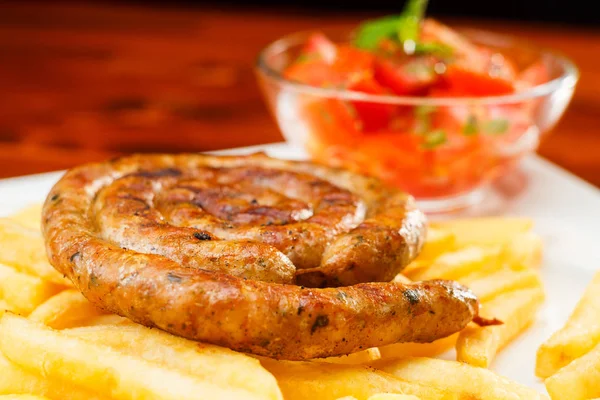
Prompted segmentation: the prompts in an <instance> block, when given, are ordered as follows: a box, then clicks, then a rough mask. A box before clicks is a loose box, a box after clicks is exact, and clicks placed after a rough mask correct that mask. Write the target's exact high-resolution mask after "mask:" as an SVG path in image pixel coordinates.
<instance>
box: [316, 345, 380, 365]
mask: <svg viewBox="0 0 600 400" xmlns="http://www.w3.org/2000/svg"><path fill="white" fill-rule="evenodd" d="M380 358H381V353H380V352H379V349H378V348H377V347H373V348H371V349H366V350H362V351H359V352H356V353H352V354H348V355H346V356H339V357H327V358H318V359H315V360H314V361H315V362H326V363H333V364H347V365H360V364H368V363H370V362H373V361H377V360H379V359H380Z"/></svg>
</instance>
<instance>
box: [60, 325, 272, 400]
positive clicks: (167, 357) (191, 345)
mask: <svg viewBox="0 0 600 400" xmlns="http://www.w3.org/2000/svg"><path fill="white" fill-rule="evenodd" d="M61 332H62V333H63V334H64V335H66V336H68V337H73V338H78V339H82V340H85V341H87V342H90V343H93V344H95V345H100V346H108V347H110V348H112V349H114V350H116V351H118V352H119V353H122V354H124V355H127V356H131V357H135V358H139V359H143V360H145V361H147V362H150V363H152V364H157V365H160V366H163V367H165V368H166V369H168V370H172V371H179V372H181V373H183V374H188V375H190V376H193V377H195V378H198V379H202V380H204V381H206V382H210V383H212V384H215V385H218V386H219V387H223V388H228V387H231V388H234V389H236V390H244V391H247V392H249V393H253V394H255V395H257V396H259V395H260V396H262V398H263V399H274V400H276V399H281V392H280V391H279V388H278V387H277V381H276V380H275V378H274V377H273V375H271V374H270V373H269V372H268V371H266V370H265V369H264V368H263V367H262V366H261V365H260V362H259V361H258V360H256V359H255V358H252V357H249V356H247V355H245V354H243V353H238V352H235V351H233V350H229V349H226V348H223V347H219V346H214V345H211V344H206V343H198V342H194V341H191V340H187V339H183V338H180V337H177V336H173V335H171V334H168V333H166V332H163V331H160V330H158V329H150V328H146V327H144V326H141V325H137V324H131V325H121V326H115V325H112V326H110V325H105V326H91V327H81V328H72V329H66V330H64V331H61ZM207 366H209V368H207Z"/></svg>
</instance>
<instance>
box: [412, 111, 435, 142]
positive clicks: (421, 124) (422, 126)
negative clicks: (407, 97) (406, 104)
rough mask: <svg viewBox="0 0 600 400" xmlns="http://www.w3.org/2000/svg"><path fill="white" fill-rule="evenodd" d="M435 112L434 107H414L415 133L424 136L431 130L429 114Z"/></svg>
mask: <svg viewBox="0 0 600 400" xmlns="http://www.w3.org/2000/svg"><path fill="white" fill-rule="evenodd" d="M436 110H437V107H436V106H416V107H415V119H416V124H415V128H414V130H415V133H416V134H417V135H424V134H425V133H427V132H429V131H430V130H431V114H433V113H434V112H435V111H436Z"/></svg>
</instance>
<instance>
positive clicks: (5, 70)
mask: <svg viewBox="0 0 600 400" xmlns="http://www.w3.org/2000/svg"><path fill="white" fill-rule="evenodd" d="M365 17H366V16H365V15H354V16H347V15H346V16H339V15H321V16H319V17H318V16H308V15H307V14H303V15H301V16H298V15H294V14H292V13H274V12H257V11H254V12H249V11H234V10H220V11H219V10H214V9H210V10H209V9H195V10H169V9H158V8H134V7H121V6H116V5H112V6H92V5H89V6H77V5H47V4H45V3H40V4H38V5H23V4H18V3H12V4H6V3H5V4H4V5H2V6H0V166H1V168H0V177H7V176H15V175H22V174H29V173H35V172H43V171H50V170H55V169H60V168H67V167H70V166H73V165H76V164H79V163H82V162H86V161H92V160H99V159H103V158H106V157H109V156H113V155H116V154H119V153H125V152H132V151H145V152H146V151H202V150H213V149H218V148H226V147H236V146H246V145H251V144H258V143H268V142H275V141H279V140H282V138H281V134H280V133H279V131H278V129H277V127H276V125H275V123H274V122H273V120H272V119H271V117H270V115H269V114H268V112H267V109H266V107H265V105H264V103H263V99H262V97H261V95H260V93H259V90H258V87H257V85H256V83H255V77H254V74H253V68H252V67H253V63H254V59H255V57H256V54H257V53H258V51H259V50H260V49H261V48H262V47H263V46H264V45H265V44H267V43H268V42H270V41H271V40H273V39H275V38H277V37H279V36H281V35H284V34H286V33H290V32H293V31H299V30H306V29H311V28H316V27H324V26H327V27H332V28H339V29H343V28H348V29H349V28H351V27H352V26H353V25H354V24H356V23H357V22H358V21H359V20H360V19H363V18H365ZM456 23H457V24H458V25H469V26H475V27H484V28H486V29H490V30H493V31H497V32H501V33H509V34H513V35H518V36H520V37H524V38H527V39H528V40H530V41H533V42H535V43H538V44H541V45H543V46H548V47H552V48H555V49H558V50H560V51H562V52H563V53H565V54H566V55H568V56H570V57H571V58H572V59H573V60H574V61H575V63H576V64H577V65H578V66H579V67H580V69H581V81H580V85H579V87H578V89H577V92H576V95H575V98H574V100H573V103H572V104H571V107H570V109H569V110H568V112H567V115H566V116H565V117H564V119H563V120H562V122H561V123H560V124H559V126H558V127H557V128H556V130H555V132H554V133H553V134H552V135H551V136H550V137H548V138H547V140H546V141H545V142H544V143H543V145H542V147H541V150H540V152H541V154H542V155H544V156H546V157H548V158H549V159H551V160H552V161H554V162H556V163H558V164H560V165H562V166H563V167H565V168H567V169H568V170H570V171H572V172H574V173H575V174H577V175H579V176H581V177H582V178H584V179H586V180H588V181H590V182H592V183H593V184H595V185H598V186H600V130H598V126H600V69H599V68H597V59H596V55H597V54H599V53H600V31H584V30H579V29H575V28H569V29H566V28H559V27H543V26H529V25H525V24H505V23H498V22H494V23H489V22H482V21H479V22H470V21H457V22H456Z"/></svg>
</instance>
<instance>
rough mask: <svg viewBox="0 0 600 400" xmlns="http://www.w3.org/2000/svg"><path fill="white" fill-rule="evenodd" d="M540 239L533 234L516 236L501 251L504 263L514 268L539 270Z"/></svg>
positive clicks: (523, 233) (541, 247)
mask: <svg viewBox="0 0 600 400" xmlns="http://www.w3.org/2000/svg"><path fill="white" fill-rule="evenodd" d="M543 247H544V244H543V242H542V238H541V237H540V236H539V235H538V234H536V233H533V232H522V233H518V234H516V235H515V236H514V237H513V238H512V239H511V240H510V241H508V242H507V243H506V245H505V246H504V248H503V249H502V255H501V256H502V258H503V260H504V262H505V263H506V264H507V265H509V266H511V267H513V268H515V267H526V268H539V266H540V265H541V264H542V250H543Z"/></svg>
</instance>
